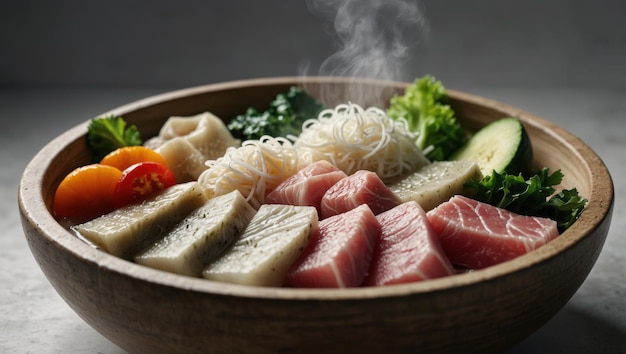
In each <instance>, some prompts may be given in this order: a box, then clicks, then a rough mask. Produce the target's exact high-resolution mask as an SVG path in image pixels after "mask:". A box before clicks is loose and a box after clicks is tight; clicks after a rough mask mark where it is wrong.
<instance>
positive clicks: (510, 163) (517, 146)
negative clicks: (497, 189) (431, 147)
mask: <svg viewBox="0 0 626 354" xmlns="http://www.w3.org/2000/svg"><path fill="white" fill-rule="evenodd" d="M450 160H472V161H475V162H476V163H477V164H478V166H479V167H480V170H481V172H482V174H483V175H484V176H487V175H490V174H491V172H492V171H496V172H498V173H503V172H504V173H507V174H513V175H517V174H522V175H523V176H528V175H529V174H530V171H531V168H532V160H533V149H532V144H531V141H530V138H529V137H528V134H527V133H526V129H524V126H523V125H522V122H521V121H520V120H519V119H517V118H514V117H507V118H503V119H500V120H497V121H494V122H492V123H490V124H488V125H486V126H484V127H483V128H482V129H480V130H479V131H477V132H476V133H475V134H474V135H473V136H472V137H471V138H470V139H469V140H468V141H467V142H466V143H465V144H464V145H463V146H462V147H461V148H460V149H459V150H457V151H456V152H455V153H454V154H452V156H450Z"/></svg>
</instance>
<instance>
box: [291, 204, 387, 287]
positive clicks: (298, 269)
mask: <svg viewBox="0 0 626 354" xmlns="http://www.w3.org/2000/svg"><path fill="white" fill-rule="evenodd" d="M379 234H380V224H379V223H378V220H377V219H376V216H375V215H374V213H372V211H371V210H370V208H369V207H368V206H367V205H365V204H363V205H361V206H359V207H357V208H355V209H353V210H351V211H348V212H346V213H343V214H339V215H335V216H333V217H330V218H327V219H324V220H322V221H320V222H319V227H318V230H317V232H316V233H314V234H313V237H312V239H311V242H310V243H309V245H308V247H307V248H306V249H305V251H304V253H303V254H302V255H301V256H300V257H299V258H298V259H297V260H296V262H295V263H294V264H293V265H292V267H291V269H290V270H289V272H288V273H287V285H289V286H292V287H306V288H347V287H357V286H360V285H361V283H362V282H363V279H364V278H365V276H366V275H367V272H368V270H369V267H370V263H371V260H372V255H373V253H374V248H375V247H376V243H377V242H378V238H379Z"/></svg>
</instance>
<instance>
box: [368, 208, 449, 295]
mask: <svg viewBox="0 0 626 354" xmlns="http://www.w3.org/2000/svg"><path fill="white" fill-rule="evenodd" d="M376 219H378V221H379V222H380V226H381V228H382V232H381V235H380V241H379V242H378V246H377V247H376V250H375V251H374V258H373V259H372V264H371V266H370V272H369V274H368V276H367V277H366V278H365V280H364V281H363V285H365V286H378V285H390V284H401V283H408V282H414V281H420V280H426V279H434V278H439V277H443V276H447V275H452V274H454V273H455V270H454V267H453V266H452V264H451V263H450V260H449V259H448V257H447V256H446V255H445V253H444V252H443V249H442V248H441V243H440V241H439V239H438V238H437V234H435V232H434V231H433V229H432V227H431V225H430V222H429V221H428V219H427V218H426V213H425V212H424V209H422V207H421V206H420V205H419V204H418V203H417V202H415V201H410V202H406V203H403V204H400V205H399V206H397V207H395V208H393V209H390V210H388V211H386V212H384V213H380V214H378V215H377V216H376Z"/></svg>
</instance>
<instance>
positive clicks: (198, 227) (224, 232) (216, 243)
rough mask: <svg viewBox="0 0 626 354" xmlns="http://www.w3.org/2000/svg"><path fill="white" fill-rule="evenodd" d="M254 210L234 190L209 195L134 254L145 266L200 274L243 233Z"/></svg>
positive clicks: (191, 274) (136, 259)
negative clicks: (172, 225)
mask: <svg viewBox="0 0 626 354" xmlns="http://www.w3.org/2000/svg"><path fill="white" fill-rule="evenodd" d="M255 213H256V210H255V209H254V208H252V206H251V205H250V204H249V203H248V202H247V201H246V199H245V198H244V197H243V195H241V193H240V192H239V191H237V190H234V191H232V192H230V193H228V194H225V195H222V196H219V197H216V198H213V199H209V200H208V201H207V202H206V203H205V204H204V205H203V206H201V207H200V208H198V209H196V210H194V211H193V212H191V214H189V216H188V217H186V218H185V219H184V220H182V221H181V222H180V223H178V224H177V225H176V226H175V227H174V228H172V229H171V230H170V231H169V232H168V233H167V234H166V235H165V237H163V238H162V239H161V240H159V241H158V242H156V243H155V244H154V245H152V246H150V247H149V248H148V249H147V250H145V251H144V252H141V253H140V254H139V255H137V256H136V257H135V261H136V262H137V263H139V264H143V265H145V266H148V267H152V268H157V269H161V270H165V271H169V272H173V273H177V274H182V275H189V276H200V275H201V272H202V269H203V268H204V267H206V265H207V264H209V263H210V262H211V261H212V260H214V259H215V258H216V257H217V256H218V255H220V254H221V253H222V252H223V251H224V250H225V249H226V248H227V247H228V246H230V245H232V243H233V242H235V240H236V239H237V238H238V237H239V235H241V233H243V231H244V230H245V228H246V226H248V223H249V222H250V220H251V219H252V217H253V216H254V214H255Z"/></svg>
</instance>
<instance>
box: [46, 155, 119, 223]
mask: <svg viewBox="0 0 626 354" xmlns="http://www.w3.org/2000/svg"><path fill="white" fill-rule="evenodd" d="M121 177H122V171H120V170H119V169H117V168H115V167H112V166H108V165H102V164H92V165H87V166H83V167H79V168H77V169H75V170H74V171H72V172H70V173H69V174H68V175H67V176H65V178H64V179H63V180H62V181H61V183H60V184H59V186H58V187H57V190H56V192H55V194H54V214H55V216H56V217H59V218H67V219H69V220H72V221H74V222H83V221H87V220H90V219H93V218H96V217H98V216H100V215H104V214H106V213H109V212H111V211H113V210H114V209H115V204H114V197H115V188H116V186H117V184H118V181H119V180H120V178H121Z"/></svg>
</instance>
